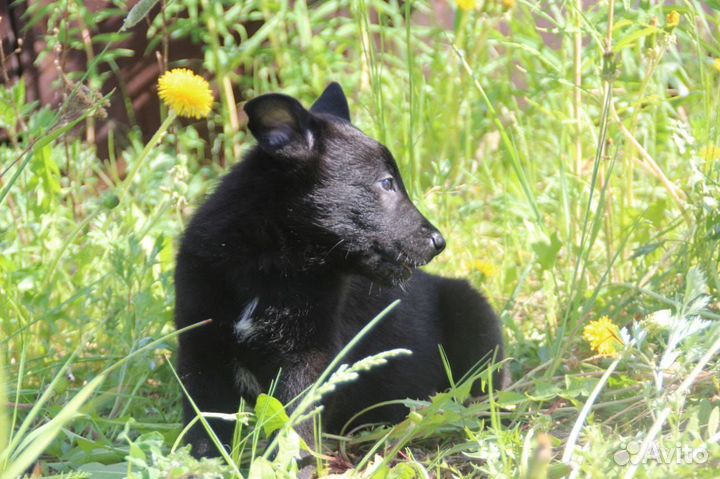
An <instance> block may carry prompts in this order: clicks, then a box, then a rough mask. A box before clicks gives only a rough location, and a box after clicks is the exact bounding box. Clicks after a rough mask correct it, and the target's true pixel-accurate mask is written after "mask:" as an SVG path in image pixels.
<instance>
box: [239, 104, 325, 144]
mask: <svg viewBox="0 0 720 479" xmlns="http://www.w3.org/2000/svg"><path fill="white" fill-rule="evenodd" d="M244 109H245V113H247V116H248V119H249V121H248V127H249V128H250V131H251V132H252V134H253V136H254V137H255V139H257V141H258V143H259V144H260V147H261V148H262V149H263V150H265V151H266V152H268V153H270V154H274V155H278V156H287V157H292V156H304V155H305V154H307V153H309V152H310V150H311V149H312V146H313V143H314V139H313V134H312V131H311V128H310V127H311V122H312V119H311V115H310V113H309V112H308V111H307V110H306V109H305V108H303V106H302V105H301V104H300V102H298V101H297V100H296V99H294V98H292V97H289V96H287V95H281V94H279V93H271V94H268V95H261V96H259V97H257V98H253V99H252V100H250V101H249V102H247V103H245V107H244Z"/></svg>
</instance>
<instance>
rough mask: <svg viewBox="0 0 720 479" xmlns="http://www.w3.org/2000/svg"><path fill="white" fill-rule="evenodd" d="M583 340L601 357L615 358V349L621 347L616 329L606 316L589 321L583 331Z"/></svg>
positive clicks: (621, 343)
mask: <svg viewBox="0 0 720 479" xmlns="http://www.w3.org/2000/svg"><path fill="white" fill-rule="evenodd" d="M583 338H585V341H587V342H588V343H590V347H591V348H592V349H593V350H594V351H596V352H597V353H598V354H601V355H603V356H616V355H617V347H618V346H622V345H623V341H622V339H620V331H619V330H618V327H617V326H616V325H615V324H613V322H612V321H610V318H608V317H607V316H603V317H602V318H600V319H598V320H596V321H590V323H588V325H587V326H585V329H584V330H583Z"/></svg>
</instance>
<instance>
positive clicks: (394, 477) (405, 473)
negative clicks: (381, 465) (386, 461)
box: [387, 463, 417, 479]
mask: <svg viewBox="0 0 720 479" xmlns="http://www.w3.org/2000/svg"><path fill="white" fill-rule="evenodd" d="M387 477H388V479H414V478H415V477H417V474H415V469H413V468H412V466H410V464H406V463H400V464H398V465H397V466H395V467H393V468H392V469H390V472H389V473H388V475H387Z"/></svg>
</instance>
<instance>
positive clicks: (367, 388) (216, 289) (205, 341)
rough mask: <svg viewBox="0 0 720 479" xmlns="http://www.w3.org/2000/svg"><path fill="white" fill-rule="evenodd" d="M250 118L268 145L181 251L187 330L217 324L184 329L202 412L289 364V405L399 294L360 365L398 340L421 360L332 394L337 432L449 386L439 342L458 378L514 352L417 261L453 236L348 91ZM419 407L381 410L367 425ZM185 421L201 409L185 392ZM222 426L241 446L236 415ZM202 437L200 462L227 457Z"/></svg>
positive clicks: (253, 106)
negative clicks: (364, 128) (419, 197)
mask: <svg viewBox="0 0 720 479" xmlns="http://www.w3.org/2000/svg"><path fill="white" fill-rule="evenodd" d="M245 111H246V112H247V114H248V117H249V128H250V131H251V132H252V133H253V135H254V136H255V138H256V139H257V141H258V146H257V147H255V148H254V149H252V150H251V151H250V152H249V153H248V154H247V156H246V158H245V159H244V161H242V162H241V163H240V164H238V165H237V166H236V167H235V168H234V169H233V170H232V171H231V172H230V173H229V174H228V175H227V176H226V177H225V178H224V180H223V181H222V183H221V184H220V186H219V187H218V189H217V191H215V193H214V194H212V195H211V196H210V197H209V198H208V200H207V202H206V203H205V204H204V205H203V206H202V207H201V208H200V209H199V210H198V212H197V213H196V214H195V216H194V218H193V219H192V221H191V223H190V225H189V227H188V228H187V231H186V232H185V236H184V238H183V240H182V244H181V247H180V252H179V254H178V258H177V271H176V275H175V280H176V290H177V303H176V323H177V327H178V328H182V327H185V326H188V325H190V324H194V323H197V322H198V321H202V320H204V319H208V318H211V319H212V320H213V321H212V323H210V324H209V325H207V326H204V327H201V328H197V329H194V330H192V331H190V332H188V333H185V334H183V335H181V336H180V351H179V369H180V374H181V377H182V380H183V381H184V383H185V385H186V387H187V389H188V391H189V392H190V394H191V396H192V397H193V399H194V401H195V402H196V403H197V405H198V406H199V407H200V409H201V410H202V411H213V412H234V411H236V410H237V407H238V404H239V400H240V398H241V397H243V398H244V399H245V400H246V401H247V402H248V403H250V404H252V403H253V402H254V400H255V398H256V397H257V394H258V393H260V392H262V391H266V390H267V388H268V387H269V385H270V382H271V381H272V380H273V379H274V378H275V377H276V375H277V373H278V370H279V369H280V368H282V376H281V378H280V382H279V384H278V387H277V396H278V397H279V398H280V400H282V401H283V402H287V401H288V400H289V399H291V398H293V397H294V396H296V395H297V394H299V393H300V392H301V391H302V390H303V389H305V388H306V387H307V386H308V385H310V384H311V383H313V382H314V380H315V379H316V378H317V377H318V375H319V374H320V373H321V372H322V370H323V369H324V368H325V367H326V366H327V364H328V363H329V361H330V360H331V359H332V358H333V357H334V356H335V355H336V354H337V352H338V351H339V350H340V349H341V348H342V347H343V345H345V344H346V343H347V342H348V341H349V340H350V339H351V338H352V337H353V336H354V335H355V334H356V333H357V332H358V331H359V330H360V329H361V328H362V327H363V326H364V325H365V324H367V322H368V321H369V320H370V319H372V318H373V317H374V316H375V315H376V314H377V313H379V312H380V311H381V310H382V309H383V308H385V307H386V306H387V305H388V304H390V303H391V302H392V301H394V300H395V299H398V298H399V299H401V300H402V302H401V304H400V305H399V306H398V307H397V308H396V309H395V310H394V311H393V312H392V313H391V315H390V316H389V317H387V318H385V320H384V321H383V322H382V323H381V324H380V325H379V326H378V327H377V328H376V329H375V330H374V331H372V332H371V333H370V334H369V335H368V336H367V337H366V338H365V339H364V340H363V341H362V342H361V343H360V344H359V346H358V347H357V348H356V349H355V350H354V351H353V352H352V353H351V357H349V358H348V362H353V361H356V360H359V359H361V358H364V357H366V356H368V355H370V354H374V353H378V352H380V351H385V350H388V349H392V348H399V347H403V348H407V349H410V350H411V351H413V355H412V356H409V357H405V358H399V359H394V360H392V361H390V362H389V363H388V364H387V365H385V366H382V367H381V368H378V369H375V370H372V371H370V372H368V373H367V374H364V375H362V376H361V377H360V379H359V380H358V381H357V382H355V383H353V384H351V385H349V386H347V387H344V388H342V389H340V390H338V391H336V392H335V393H334V394H332V395H330V396H329V397H328V399H327V400H326V410H325V412H324V414H323V424H324V428H325V430H326V431H333V432H336V431H338V430H339V429H340V428H341V427H342V426H343V425H344V424H345V422H346V421H347V420H348V419H349V418H350V417H351V416H352V415H353V414H354V413H356V412H357V411H359V410H361V409H363V408H365V407H367V406H370V405H372V404H375V403H377V402H380V401H385V400H389V399H403V398H427V397H428V396H429V395H431V394H433V393H434V392H436V391H440V390H443V389H445V388H447V387H448V380H447V377H446V374H445V372H444V370H443V367H442V363H441V361H440V356H439V353H438V344H442V345H443V347H444V348H445V351H446V352H447V355H448V357H449V360H450V364H451V365H452V369H453V376H454V377H455V378H456V379H458V378H460V377H461V376H462V375H463V374H464V373H465V372H466V371H467V370H468V369H469V368H471V367H472V366H473V365H475V364H476V363H477V362H478V361H479V360H481V359H482V358H484V357H487V356H488V355H491V354H492V352H493V351H494V350H495V349H496V348H497V349H498V358H499V357H501V356H502V334H501V331H500V326H499V323H498V321H497V319H496V317H495V315H494V313H493V311H492V309H491V308H490V306H489V305H488V303H487V301H486V300H485V299H484V298H483V297H482V296H481V295H480V294H479V293H478V292H476V291H475V290H474V289H472V288H471V287H470V285H469V284H468V283H467V282H465V281H461V280H452V279H445V278H441V277H437V276H432V275H429V274H426V273H423V272H422V271H419V270H417V269H415V268H416V267H418V266H421V265H423V264H426V263H427V262H429V261H430V260H431V259H432V258H433V257H434V256H435V255H437V254H438V253H439V252H441V251H442V249H443V248H444V247H445V241H444V239H443V238H442V236H441V235H440V233H439V232H438V231H437V229H436V228H435V227H434V226H433V225H431V224H430V223H429V222H428V221H427V220H426V219H425V218H424V217H423V216H422V214H420V212H419V211H418V210H417V208H415V206H414V205H413V204H412V202H411V201H410V199H409V198H408V195H407V192H406V191H405V187H404V185H403V182H402V179H401V178H400V174H399V172H398V169H397V166H396V164H395V161H394V159H393V157H392V155H391V154H390V152H389V151H388V150H387V149H386V148H385V147H384V146H383V145H381V144H379V143H378V142H376V141H375V140H373V139H371V138H369V137H367V136H365V135H364V134H363V133H362V132H361V131H360V130H358V129H357V128H355V127H354V126H352V125H351V124H350V114H349V109H348V105H347V101H346V99H345V95H344V94H343V92H342V89H341V88H340V86H339V85H338V84H336V83H333V84H331V85H330V86H329V87H328V88H327V90H326V91H325V93H323V95H322V96H321V97H320V98H319V99H318V101H317V102H316V103H315V105H313V107H312V108H311V109H310V111H308V110H306V109H305V108H303V107H302V105H300V103H298V102H297V100H295V99H293V98H291V97H288V96H285V95H279V94H272V95H263V96H261V97H258V98H255V99H254V100H251V101H250V102H248V103H247V104H246V106H245ZM405 413H406V411H405V410H403V408H401V407H395V408H380V409H376V410H374V411H373V412H372V413H371V414H368V415H367V416H365V417H363V418H362V422H376V421H390V422H394V421H399V420H401V419H402V418H403V416H404V414H405ZM184 415H185V421H186V422H187V421H189V420H190V419H192V418H193V417H194V416H195V413H194V411H193V410H192V408H191V407H190V405H189V404H188V403H187V401H186V402H185V407H184ZM211 424H212V426H213V427H214V429H215V430H216V432H217V433H218V434H219V435H220V438H221V439H222V440H223V442H224V443H230V442H231V434H232V427H233V424H232V423H229V422H213V421H211ZM306 434H307V433H306ZM189 442H190V443H191V444H192V445H193V452H194V453H195V454H196V455H212V454H216V451H214V450H213V449H212V446H211V445H210V442H209V440H208V439H207V437H206V435H205V433H204V431H203V429H202V426H200V425H197V426H195V427H194V428H193V429H192V430H191V431H190V433H189Z"/></svg>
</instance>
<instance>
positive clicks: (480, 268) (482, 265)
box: [470, 259, 497, 278]
mask: <svg viewBox="0 0 720 479" xmlns="http://www.w3.org/2000/svg"><path fill="white" fill-rule="evenodd" d="M470 268H471V269H472V271H474V272H476V273H480V274H481V275H483V276H485V277H486V278H491V277H493V276H495V274H497V268H496V267H495V265H494V264H492V263H488V262H487V261H483V260H481V259H478V260H475V261H473V262H472V264H471V266H470Z"/></svg>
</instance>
